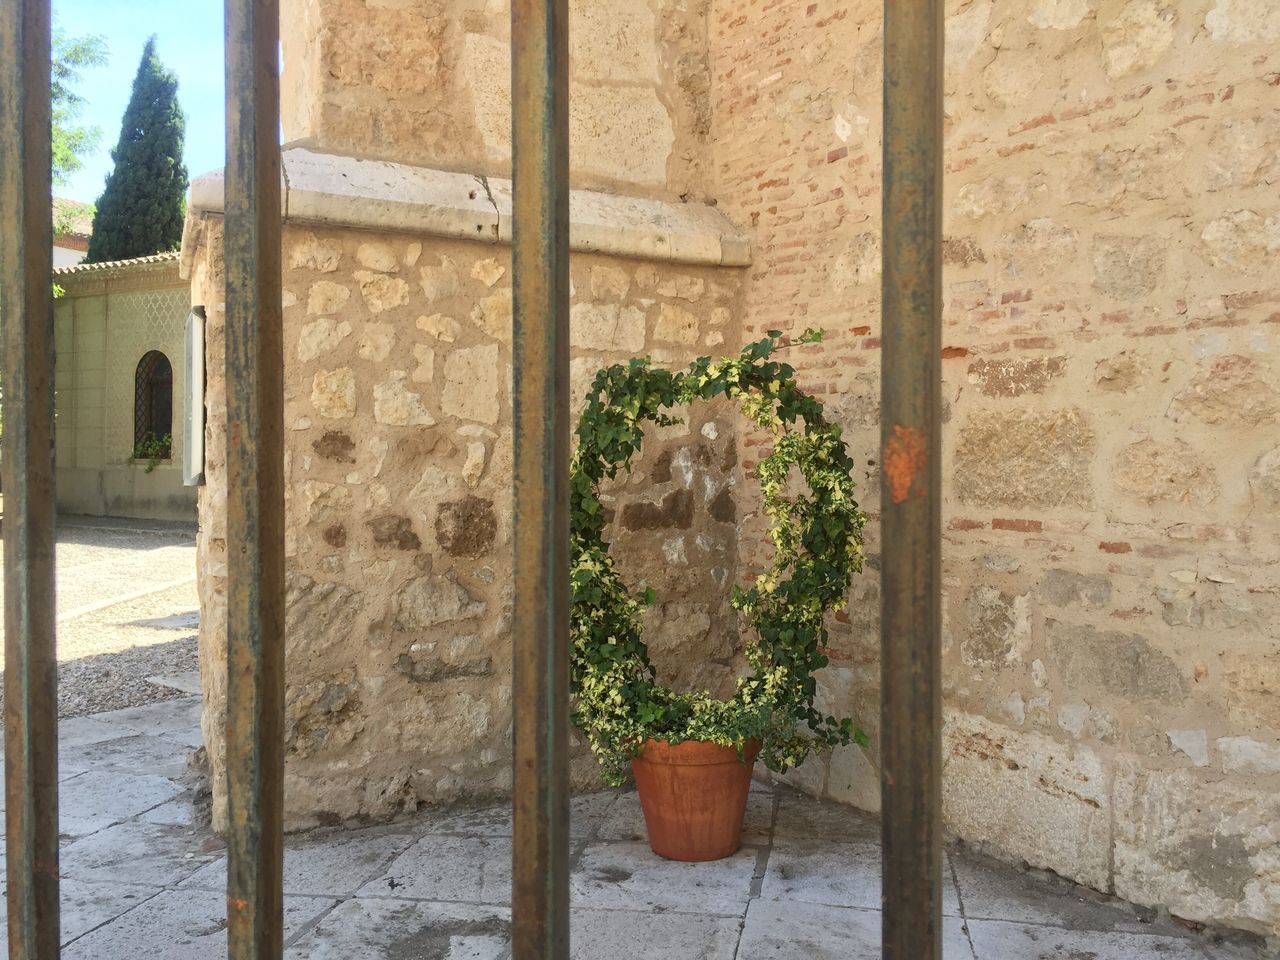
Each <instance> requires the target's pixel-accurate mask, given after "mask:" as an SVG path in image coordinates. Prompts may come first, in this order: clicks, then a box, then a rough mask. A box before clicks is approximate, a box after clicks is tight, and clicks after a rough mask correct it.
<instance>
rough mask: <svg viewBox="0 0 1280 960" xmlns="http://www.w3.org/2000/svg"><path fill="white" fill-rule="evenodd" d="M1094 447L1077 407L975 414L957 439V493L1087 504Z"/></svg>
mask: <svg viewBox="0 0 1280 960" xmlns="http://www.w3.org/2000/svg"><path fill="white" fill-rule="evenodd" d="M1095 447H1096V439H1095V436H1094V432H1093V428H1092V427H1091V426H1090V424H1089V422H1088V421H1087V420H1086V419H1085V417H1084V415H1083V414H1082V413H1081V412H1080V411H1079V410H1075V409H1071V408H1068V409H1064V410H1057V411H1054V412H1051V413H1034V412H1030V411H1016V412H1009V413H1003V412H996V411H986V412H981V413H975V414H974V415H973V416H972V417H970V419H969V420H968V422H967V423H965V424H964V425H963V426H962V427H961V428H960V436H959V440H958V442H957V444H956V452H955V467H954V476H955V487H956V492H957V494H958V495H959V497H960V499H961V500H963V501H965V502H967V503H973V504H985V505H1009V506H1064V505H1075V506H1088V505H1089V504H1091V503H1092V501H1093V486H1092V481H1091V479H1090V473H1091V465H1092V461H1093V455H1094V450H1095Z"/></svg>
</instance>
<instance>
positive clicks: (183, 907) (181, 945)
mask: <svg viewBox="0 0 1280 960" xmlns="http://www.w3.org/2000/svg"><path fill="white" fill-rule="evenodd" d="M332 906H333V901H332V900H322V899H316V898H310V897H285V901H284V934H285V937H286V938H287V937H290V936H293V935H295V934H297V933H298V932H299V931H301V930H302V929H303V928H304V927H306V925H307V924H309V923H311V922H312V921H314V920H315V919H316V918H317V917H318V916H320V915H321V914H323V913H324V912H325V911H326V910H329V909H330V908H331V907H332ZM226 955H227V905H226V900H225V898H224V897H223V896H222V894H220V893H214V892H212V891H208V890H166V891H164V892H163V893H160V894H158V895H157V896H155V897H152V898H151V899H150V900H148V901H146V902H145V903H143V904H141V905H139V906H138V907H136V908H135V909H133V910H130V911H129V912H128V913H126V914H124V915H123V916H120V917H117V918H116V919H115V920H112V921H111V922H110V923H108V924H107V925H106V926H103V927H99V928H98V929H96V930H94V931H93V932H91V933H88V934H86V935H85V936H83V937H81V938H80V939H79V940H76V941H75V942H74V943H72V944H71V945H70V946H68V947H65V948H64V949H63V951H62V960H176V958H180V960H223V958H224V957H226Z"/></svg>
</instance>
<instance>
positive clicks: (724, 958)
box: [0, 698, 1273, 960]
mask: <svg viewBox="0 0 1280 960" xmlns="http://www.w3.org/2000/svg"><path fill="white" fill-rule="evenodd" d="M198 709H199V701H198V700H197V699H195V698H190V699H186V700H181V701H169V702H165V703H160V704H155V705H152V706H148V707H143V708H138V709H131V710H122V711H116V712H115V713H113V714H106V715H99V716H95V717H91V718H83V719H80V720H75V721H64V722H63V725H62V733H63V734H64V740H63V742H62V744H61V748H60V753H61V755H62V756H63V757H64V759H65V760H66V762H67V766H68V768H69V769H71V768H76V772H75V773H72V774H69V775H68V776H67V779H66V780H65V781H64V782H63V784H62V792H63V801H64V810H63V817H64V823H65V824H66V825H67V826H68V828H69V830H70V832H72V833H75V832H77V831H86V833H85V834H84V835H82V836H68V837H64V839H63V846H62V875H63V886H62V893H63V904H64V907H63V909H64V914H63V932H64V938H65V940H66V944H67V945H66V948H65V950H64V953H63V956H64V957H66V958H68V960H90V958H92V960H162V958H163V960H171V958H180V960H205V958H209V960H214V958H216V960H221V958H222V957H223V956H224V955H225V949H226V947H225V944H226V930H225V901H224V896H223V891H224V889H225V876H226V860H225V856H224V846H223V844H222V842H221V841H220V840H219V839H218V838H216V837H214V836H212V835H211V834H210V833H209V831H208V829H207V828H206V827H205V826H204V825H203V824H202V823H201V821H200V815H199V814H198V812H197V809H196V807H195V806H193V794H192V793H191V792H190V784H189V783H187V782H185V780H184V778H185V777H186V776H187V768H186V764H185V759H186V754H187V753H188V752H189V750H190V748H191V745H192V744H193V743H198V742H199V729H198V726H197V723H198V716H199V714H198ZM117 821H119V822H117ZM571 822H572V833H573V844H572V848H571V861H570V863H571V869H572V877H571V900H572V904H571V906H572V910H573V914H572V918H571V919H572V925H571V930H572V938H573V940H572V946H571V949H572V957H573V958H574V960H646V958H649V960H827V958H832V960H834V958H837V957H838V958H840V960H875V958H878V957H879V937H880V922H881V921H880V913H879V910H878V907H879V904H880V880H879V877H880V872H879V871H880V841H879V824H878V822H877V821H876V820H875V819H873V818H871V817H868V816H865V815H863V814H860V813H858V812H857V811H853V810H850V809H848V808H845V807H842V806H839V805H835V804H830V803H820V802H818V801H815V800H812V799H810V798H808V797H805V796H803V795H801V794H799V793H796V792H795V791H793V790H791V789H790V788H789V787H787V786H783V785H773V784H769V783H761V782H756V783H753V785H752V792H751V795H750V800H749V806H748V821H747V829H746V833H745V838H746V840H747V844H746V845H745V846H744V847H743V849H742V850H741V851H740V852H739V853H737V854H736V855H734V856H733V857H730V858H728V859H726V860H722V861H719V862H717V863H708V864H684V863H674V862H672V861H668V860H663V859H662V858H660V857H658V856H656V855H655V854H654V853H653V852H652V851H651V850H650V849H649V847H648V844H647V843H646V842H644V840H643V837H644V827H643V816H642V813H641V811H640V806H639V802H638V800H637V798H636V795H635V793H634V790H622V791H617V790H613V791H603V792H600V793H595V794H587V795H583V796H579V797H575V798H574V799H573V801H572V821H571ZM510 830H511V819H510V811H509V806H508V805H507V804H505V803H493V804H486V805H471V806H465V805H460V806H456V807H453V808H447V809H443V810H441V809H428V810H423V811H422V812H421V814H420V815H418V816H416V817H413V818H408V819H404V820H400V821H397V822H395V823H390V824H386V825H383V826H379V827H373V828H369V827H362V828H359V829H333V828H329V829H325V830H321V831H313V832H311V833H307V834H299V835H292V836H290V837H288V838H286V855H285V896H286V899H285V903H286V917H285V925H286V936H287V938H288V939H287V948H288V951H287V956H288V958H289V960H313V958H314V960H410V958H412V960H458V958H469V960H510V949H511V948H510V917H509V911H508V909H507V904H508V902H509V896H510V882H511V838H510ZM2 867H3V858H2V857H0V869H2ZM953 878H954V880H953ZM945 893H946V899H945V903H944V909H945V912H946V914H947V916H946V917H944V923H943V930H944V936H945V945H946V957H945V960H1049V958H1053V960H1058V958H1063V960H1078V958H1079V960H1082V958H1087V960H1263V958H1266V957H1268V956H1269V954H1268V953H1267V952H1266V950H1265V948H1263V947H1261V945H1259V944H1256V943H1248V942H1247V941H1246V939H1244V938H1241V937H1237V936H1235V935H1224V934H1221V933H1210V934H1205V935H1200V934H1195V933H1192V932H1190V931H1189V930H1188V929H1187V928H1185V927H1180V926H1178V925H1176V924H1174V923H1172V922H1170V921H1169V920H1168V919H1167V918H1164V919H1162V918H1161V917H1160V915H1159V914H1158V913H1157V912H1156V911H1153V910H1148V909H1143V908H1139V907H1135V906H1133V905H1130V904H1125V903H1122V902H1120V901H1117V900H1114V899H1112V898H1108V897H1105V896H1103V895H1101V894H1097V893H1094V892H1092V891H1088V890H1084V889H1082V888H1080V887H1077V886H1075V885H1073V884H1071V883H1069V882H1067V881H1065V880H1061V879H1057V878H1053V877H1051V876H1048V875H1042V874H1039V873H1037V872H1035V871H1024V870H1019V869H1017V868H1015V867H1012V866H1008V865H1004V864H999V863H996V862H994V861H992V860H990V859H988V858H986V857H983V856H981V855H980V854H979V853H977V852H975V851H973V850H970V849H968V848H966V847H964V846H962V845H960V846H957V845H951V846H949V847H948V852H947V880H946V891H945ZM5 955H6V954H5V953H4V952H3V950H2V949H0V958H3V957H4V956H5ZM1271 956H1273V954H1272V955H1271Z"/></svg>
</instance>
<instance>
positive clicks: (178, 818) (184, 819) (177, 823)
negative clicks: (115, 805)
mask: <svg viewBox="0 0 1280 960" xmlns="http://www.w3.org/2000/svg"><path fill="white" fill-rule="evenodd" d="M138 820H139V821H140V822H142V823H154V824H160V825H164V826H171V827H194V826H196V825H197V818H196V808H195V803H194V802H193V798H192V796H191V795H190V794H186V795H183V796H179V797H176V798H174V799H173V800H170V801H169V802H168V803H162V804H160V806H158V807H154V808H152V809H150V810H148V811H146V812H145V813H142V814H139V815H138Z"/></svg>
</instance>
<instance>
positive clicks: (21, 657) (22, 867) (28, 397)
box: [0, 0, 59, 960]
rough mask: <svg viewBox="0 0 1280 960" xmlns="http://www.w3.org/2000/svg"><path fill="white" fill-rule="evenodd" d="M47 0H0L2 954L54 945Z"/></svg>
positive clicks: (23, 957) (50, 958)
mask: <svg viewBox="0 0 1280 960" xmlns="http://www.w3.org/2000/svg"><path fill="white" fill-rule="evenodd" d="M51 28H52V20H51V19H50V10H49V0H4V2H3V3H0V264H2V265H0V323H2V324H3V326H4V333H3V344H4V356H3V360H2V361H0V376H3V390H4V441H3V443H4V451H3V458H2V460H3V481H2V482H3V490H4V634H5V675H4V739H5V751H4V774H5V776H4V780H5V821H6V832H5V848H6V852H7V864H8V867H7V872H8V901H9V904H8V905H9V921H8V926H9V956H10V957H12V958H13V960H54V958H56V957H57V956H58V940H59V929H58V928H59V924H58V712H57V710H58V663H57V658H56V656H55V653H54V630H55V627H54V623H55V615H56V614H55V606H54V493H53V491H54V481H53V478H54V473H53V209H52V205H51V199H50V198H51V196H52V187H51V179H52V146H51V141H52V136H51V126H50V112H49V111H50V106H49V96H50V59H51V54H52V51H51V44H52V38H51Z"/></svg>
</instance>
